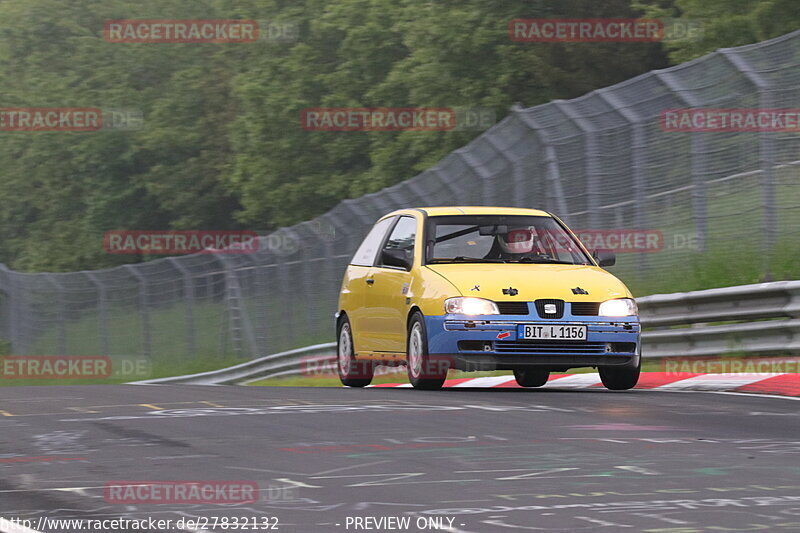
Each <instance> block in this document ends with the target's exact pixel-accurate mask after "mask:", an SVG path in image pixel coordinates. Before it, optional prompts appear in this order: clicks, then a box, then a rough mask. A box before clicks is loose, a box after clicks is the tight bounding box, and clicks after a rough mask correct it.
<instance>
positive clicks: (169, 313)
mask: <svg viewBox="0 0 800 533" xmlns="http://www.w3.org/2000/svg"><path fill="white" fill-rule="evenodd" d="M682 108H800V32H794V33H791V34H788V35H786V36H783V37H780V38H777V39H773V40H771V41H767V42H764V43H759V44H755V45H749V46H744V47H740V48H735V49H727V50H720V51H718V52H715V53H713V54H711V55H708V56H705V57H703V58H700V59H697V60H695V61H692V62H689V63H686V64H682V65H678V66H676V67H673V68H670V69H666V70H662V71H654V72H649V73H647V74H644V75H642V76H639V77H636V78H634V79H631V80H628V81H626V82H623V83H620V84H617V85H615V86H612V87H608V88H605V89H600V90H597V91H594V92H592V93H589V94H587V95H585V96H582V97H580V98H576V99H574V100H567V101H564V100H557V101H554V102H551V103H548V104H545V105H540V106H536V107H533V108H528V109H523V108H521V107H514V108H513V109H512V110H511V113H510V114H509V116H507V117H506V118H505V119H504V120H503V121H502V122H500V123H499V124H497V125H496V126H494V127H492V128H491V129H490V130H488V131H487V132H485V133H484V134H483V135H481V136H480V137H478V138H476V139H475V140H473V141H472V142H471V143H470V144H469V145H467V146H465V147H463V148H461V149H459V150H456V151H454V152H453V153H451V154H450V155H448V156H447V157H445V158H444V159H443V160H442V161H441V162H440V163H439V164H438V165H436V166H435V167H433V168H431V169H429V170H427V171H425V172H423V173H422V174H420V175H418V176H416V177H414V178H412V179H409V180H407V181H405V182H403V183H400V184H398V185H395V186H393V187H389V188H387V189H384V190H382V191H380V192H377V193H374V194H368V195H366V196H364V197H361V198H358V199H355V200H345V201H342V202H341V203H340V204H339V205H338V206H336V207H335V208H334V209H332V210H331V211H330V212H328V213H326V214H325V215H323V216H321V217H319V218H318V219H315V220H313V221H309V222H305V223H302V224H298V225H296V226H292V227H289V228H284V229H281V230H279V231H278V232H276V234H273V235H272V236H270V237H269V238H266V237H265V238H261V241H263V245H262V246H260V247H259V250H260V251H258V252H257V253H252V254H224V253H214V254H195V255H191V256H181V257H173V258H167V259H159V260H154V261H151V262H146V263H140V264H136V265H129V266H124V267H118V268H113V269H106V270H96V271H85V272H75V273H59V274H51V273H35V274H30V273H20V272H14V271H11V270H9V269H7V268H5V267H3V266H0V306H2V308H1V309H0V311H1V312H0V337H2V339H5V341H6V343H7V344H9V343H10V346H9V347H8V348H7V349H9V350H12V351H13V353H15V354H20V355H24V354H36V355H43V354H64V355H84V354H103V355H111V356H113V355H144V356H157V357H166V358H173V359H177V358H187V359H188V358H192V357H200V356H205V355H208V356H211V357H221V356H224V355H238V356H241V357H246V358H253V357H258V356H263V355H266V354H270V353H275V352H280V351H283V350H287V349H291V348H296V347H299V346H306V345H311V344H316V343H321V342H328V341H330V340H331V339H332V338H333V313H334V312H335V311H336V301H337V298H338V291H339V285H340V282H341V276H342V273H343V270H344V268H345V266H346V264H347V262H348V260H349V258H350V256H351V255H352V253H353V252H354V251H355V249H356V247H357V246H358V244H359V243H360V241H361V239H362V238H363V236H364V235H365V234H366V232H367V230H368V229H369V227H370V226H371V225H372V224H373V223H374V222H375V220H376V219H377V218H378V217H380V216H381V215H383V214H384V213H387V212H389V211H391V210H394V209H397V208H402V207H409V206H429V205H502V206H517V207H538V208H544V209H547V210H549V211H551V212H554V213H556V214H558V215H559V216H561V217H562V218H563V219H565V221H566V222H567V223H568V224H569V225H570V226H571V227H572V228H574V229H581V230H651V231H655V232H658V233H659V234H660V235H661V236H662V238H661V241H660V243H661V245H660V247H659V249H657V250H645V251H640V253H626V254H619V255H618V264H617V266H616V267H613V268H612V271H613V272H614V273H615V274H616V275H618V276H619V277H621V278H622V279H623V280H624V281H625V282H627V283H628V284H629V285H630V286H631V287H632V288H634V292H635V293H636V294H637V295H638V296H641V295H645V294H649V293H652V292H655V291H656V290H658V289H659V288H660V287H663V286H665V285H664V283H665V280H667V281H669V282H670V285H669V286H670V287H672V290H691V289H696V288H702V287H696V286H693V285H696V284H697V283H698V278H697V277H696V275H697V272H698V271H700V272H701V274H702V273H704V272H707V271H708V270H711V269H710V268H708V267H706V266H703V265H704V264H706V263H707V262H708V261H715V262H714V263H713V264H714V265H720V264H721V265H729V266H730V265H733V268H741V269H746V268H747V267H750V268H753V269H755V270H756V271H757V272H758V273H759V274H760V275H764V274H767V273H768V272H769V271H770V269H772V268H773V267H774V264H775V262H776V261H781V260H783V261H791V259H786V258H785V257H783V256H782V255H781V254H780V252H781V251H782V250H785V249H787V247H788V248H790V247H791V245H792V244H794V245H795V246H796V244H797V241H798V233H800V232H798V228H800V186H799V185H798V183H800V182H799V181H798V180H799V179H800V136H799V135H798V133H797V129H796V128H795V131H794V132H792V131H783V132H781V131H771V132H745V131H715V132H691V133H689V132H674V131H665V129H664V128H663V125H662V123H661V115H662V112H663V111H665V110H669V109H682ZM331 135H337V133H331ZM338 135H341V134H338ZM275 236H278V237H279V239H278V240H277V241H274V237H275ZM268 239H272V241H270V242H273V241H274V242H281V243H288V244H289V245H286V246H277V247H276V246H269V245H268V242H267V241H268ZM795 259H797V258H796V257H795ZM704 261H705V262H706V263H703V262H704ZM692 265H699V266H698V267H697V268H695V270H691V268H693V267H692ZM687 269H689V270H687ZM795 272H796V270H795ZM690 273H692V275H695V277H694V278H693V277H691V276H690V275H689V274H690ZM670 280H671V281H670ZM710 283H711V284H713V281H712V282H710ZM706 284H709V282H706ZM726 284H728V283H726ZM730 284H734V283H730Z"/></svg>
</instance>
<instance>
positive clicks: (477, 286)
mask: <svg viewBox="0 0 800 533" xmlns="http://www.w3.org/2000/svg"><path fill="white" fill-rule="evenodd" d="M470 290H473V291H478V292H481V286H480V285H475V286H474V287H472V289H470Z"/></svg>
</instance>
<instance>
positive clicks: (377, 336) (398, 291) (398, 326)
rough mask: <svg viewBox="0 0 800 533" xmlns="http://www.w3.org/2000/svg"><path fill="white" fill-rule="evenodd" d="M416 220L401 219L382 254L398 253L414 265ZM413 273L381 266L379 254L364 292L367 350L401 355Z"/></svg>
mask: <svg viewBox="0 0 800 533" xmlns="http://www.w3.org/2000/svg"><path fill="white" fill-rule="evenodd" d="M416 235H417V219H416V218H415V217H413V216H410V215H402V216H400V217H399V219H398V220H397V223H396V224H395V225H394V227H393V228H392V230H391V232H390V233H389V238H388V239H386V242H385V243H384V244H383V246H382V247H381V252H383V251H384V250H401V251H403V252H404V253H405V256H406V257H407V258H408V259H409V261H410V262H412V263H413V261H414V243H415V240H416ZM411 277H412V273H411V272H410V271H409V270H406V269H404V268H402V267H399V266H391V265H387V264H384V261H383V258H382V253H379V254H378V257H377V261H376V263H375V266H374V267H373V268H372V269H371V270H370V278H371V279H372V280H373V281H372V288H371V290H368V291H367V301H366V307H367V308H368V309H369V313H368V315H367V316H365V317H364V323H365V329H366V346H367V348H366V349H368V350H370V351H372V352H380V353H394V354H398V353H403V352H405V348H406V346H405V345H406V315H407V314H408V303H407V301H408V297H409V294H408V293H409V288H410V286H411Z"/></svg>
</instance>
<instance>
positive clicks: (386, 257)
mask: <svg viewBox="0 0 800 533" xmlns="http://www.w3.org/2000/svg"><path fill="white" fill-rule="evenodd" d="M381 264H382V265H385V266H392V267H399V268H402V269H404V270H411V259H410V258H409V257H408V252H407V251H406V250H399V249H397V248H389V249H387V250H383V251H382V252H381Z"/></svg>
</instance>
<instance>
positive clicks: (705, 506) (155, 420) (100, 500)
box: [0, 385, 800, 533]
mask: <svg viewBox="0 0 800 533" xmlns="http://www.w3.org/2000/svg"><path fill="white" fill-rule="evenodd" d="M799 407H800V402H798V401H793V400H790V399H784V398H772V397H763V396H747V395H733V394H718V393H696V392H672V393H670V392H656V391H629V392H624V393H613V392H609V391H606V390H603V389H597V390H585V391H568V390H557V389H553V390H522V389H449V390H443V391H439V392H422V391H414V390H409V389H380V388H379V389H366V390H357V389H338V388H269V387H252V388H248V387H202V386H179V387H164V386H132V385H123V386H92V387H58V388H55V387H53V388H45V387H16V388H6V389H3V390H2V391H0V409H2V411H0V517H3V518H5V519H12V518H25V519H28V520H32V523H33V527H34V528H35V527H36V525H37V520H38V519H39V518H40V517H43V516H47V517H48V518H92V519H111V518H118V517H123V518H129V519H134V518H135V519H143V518H154V519H171V520H174V521H177V520H179V519H181V518H183V519H195V518H200V519H201V521H200V522H199V523H197V524H194V527H188V526H191V525H192V524H191V523H189V524H186V523H184V524H182V525H183V526H184V527H183V529H195V530H196V529H206V530H209V531H227V530H234V529H239V530H245V528H244V527H241V524H244V522H243V521H244V520H245V519H247V520H249V522H247V524H248V527H247V530H250V531H254V530H261V531H265V530H267V529H266V528H267V527H274V525H275V524H276V523H277V526H278V530H279V531H286V532H295V531H296V532H316V531H321V532H322V531H366V530H372V531H387V530H408V531H435V530H437V526H439V525H442V526H448V529H445V530H449V531H465V532H484V531H514V530H518V531H608V532H612V531H613V532H617V531H631V532H634V531H648V532H654V533H655V532H658V533H692V532H703V531H787V532H789V531H800V410H798V408H799ZM125 480H128V481H143V480H148V481H156V480H158V481H182V480H183V481H185V480H217V481H240V482H242V483H245V484H247V483H250V484H253V483H255V484H257V485H258V487H259V491H258V493H257V495H256V499H257V501H256V502H255V503H246V504H239V505H219V504H213V503H198V504H190V503H155V502H145V503H117V502H115V501H110V497H109V491H108V487H106V486H107V485H109V484H112V485H113V484H114V483H115V482H117V483H118V482H120V481H125ZM104 487H106V490H105V491H104ZM111 499H112V500H113V498H111ZM223 517H227V518H228V522H227V526H224V525H223V522H222V519H223ZM390 518H391V521H389V519H390ZM367 519H369V520H367ZM395 519H398V520H400V521H395ZM205 520H208V522H205ZM214 520H216V524H214ZM235 520H238V521H239V523H240V527H238V528H233V527H232V524H233V523H234V521H235ZM381 520H383V521H381ZM403 520H408V522H407V524H408V526H407V527H405V524H406V522H403ZM203 526H204V527H203ZM359 526H360V527H359ZM418 526H419V527H418ZM367 528H369V529H367ZM392 528H394V529H392ZM42 529H43V530H45V531H71V530H75V529H74V528H61V529H57V528H54V527H49V528H42ZM171 529H172V530H178V529H176V528H174V527H173V528H171ZM273 530H274V529H273ZM438 530H442V529H438Z"/></svg>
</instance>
